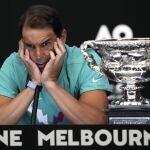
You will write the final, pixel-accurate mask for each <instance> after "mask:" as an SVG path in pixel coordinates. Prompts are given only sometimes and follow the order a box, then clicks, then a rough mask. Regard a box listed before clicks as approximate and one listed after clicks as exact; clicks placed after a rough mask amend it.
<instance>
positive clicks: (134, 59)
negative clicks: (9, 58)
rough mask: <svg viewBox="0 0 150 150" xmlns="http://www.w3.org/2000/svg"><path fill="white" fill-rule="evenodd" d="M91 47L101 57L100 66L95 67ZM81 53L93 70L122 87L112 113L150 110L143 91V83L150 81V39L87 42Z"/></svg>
mask: <svg viewBox="0 0 150 150" xmlns="http://www.w3.org/2000/svg"><path fill="white" fill-rule="evenodd" d="M88 47H91V48H93V49H94V50H95V51H96V52H97V53H98V55H99V56H101V58H102V60H101V64H96V62H95V60H94V59H93V57H92V56H91V55H90V54H89V52H88ZM81 51H82V53H83V55H84V57H85V59H86V61H87V62H88V64H89V66H90V68H92V69H94V70H96V71H98V72H99V73H101V74H103V75H106V76H107V77H108V79H109V80H112V81H114V82H116V83H120V84H121V85H122V86H121V87H120V88H121V90H122V91H123V92H122V94H123V95H122V97H121V98H120V99H114V100H112V101H111V103H110V106H109V108H110V109H113V110H117V113H118V111H121V110H123V111H124V112H127V111H129V110H136V111H143V110H144V111H147V110H149V108H150V100H149V99H147V98H144V97H142V96H141V93H140V90H141V89H142V88H143V86H142V83H143V82H148V81H150V38H131V39H109V40H99V41H94V40H91V41H85V42H84V43H83V44H82V45H81ZM124 112H123V113H124ZM127 117H128V116H127Z"/></svg>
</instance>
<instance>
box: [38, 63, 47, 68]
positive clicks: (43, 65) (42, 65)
mask: <svg viewBox="0 0 150 150" xmlns="http://www.w3.org/2000/svg"><path fill="white" fill-rule="evenodd" d="M45 65H46V63H43V64H39V63H37V66H38V68H39V69H41V68H44V67H45Z"/></svg>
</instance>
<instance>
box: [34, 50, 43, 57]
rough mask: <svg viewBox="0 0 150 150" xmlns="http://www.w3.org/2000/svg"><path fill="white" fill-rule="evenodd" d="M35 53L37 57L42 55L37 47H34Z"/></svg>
mask: <svg viewBox="0 0 150 150" xmlns="http://www.w3.org/2000/svg"><path fill="white" fill-rule="evenodd" d="M35 53H36V57H37V58H40V57H41V56H42V50H41V49H40V48H39V47H36V50H35Z"/></svg>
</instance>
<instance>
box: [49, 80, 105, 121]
mask: <svg viewBox="0 0 150 150" xmlns="http://www.w3.org/2000/svg"><path fill="white" fill-rule="evenodd" d="M46 88H47V90H48V92H49V93H50V94H51V96H52V97H53V99H54V100H55V102H56V103H57V105H58V107H59V108H60V109H61V110H62V112H63V113H64V115H65V116H66V117H67V118H68V119H69V120H70V121H71V122H72V123H73V124H105V123H107V116H106V115H105V113H104V112H103V111H101V110H98V109H97V108H95V107H93V106H89V105H88V104H86V103H84V102H81V101H79V100H77V99H75V98H74V97H73V96H72V95H70V94H69V93H68V92H66V91H65V90H64V89H63V88H61V86H60V85H58V84H57V83H56V82H52V83H49V84H46ZM56 91H57V92H56Z"/></svg>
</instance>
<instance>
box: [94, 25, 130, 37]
mask: <svg viewBox="0 0 150 150" xmlns="http://www.w3.org/2000/svg"><path fill="white" fill-rule="evenodd" d="M132 37H133V31H132V29H131V28H130V27H129V26H128V25H125V24H119V25H117V26H116V27H115V28H114V29H113V31H112V36H111V34H110V32H109V30H108V27H107V26H106V25H101V26H100V28H99V31H98V33H97V35H96V38H95V40H101V39H111V38H132Z"/></svg>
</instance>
